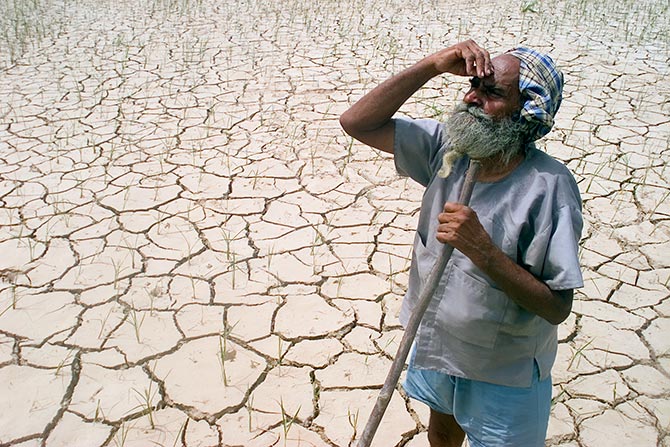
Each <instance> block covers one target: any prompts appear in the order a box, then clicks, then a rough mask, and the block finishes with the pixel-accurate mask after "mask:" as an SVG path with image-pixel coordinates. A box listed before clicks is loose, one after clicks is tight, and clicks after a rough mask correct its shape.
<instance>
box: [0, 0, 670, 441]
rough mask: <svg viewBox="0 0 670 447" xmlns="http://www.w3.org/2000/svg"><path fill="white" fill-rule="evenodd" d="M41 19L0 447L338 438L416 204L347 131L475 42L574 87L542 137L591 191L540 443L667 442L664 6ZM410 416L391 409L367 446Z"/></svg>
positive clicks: (370, 357)
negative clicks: (356, 112)
mask: <svg viewBox="0 0 670 447" xmlns="http://www.w3.org/2000/svg"><path fill="white" fill-rule="evenodd" d="M51 3H53V8H52V9H50V11H49V12H50V14H49V15H44V16H43V20H44V21H45V22H46V21H49V20H51V21H52V22H53V23H54V24H56V25H54V27H56V28H57V29H56V28H54V31H53V32H52V33H51V34H49V33H46V34H47V35H46V36H45V37H43V39H42V40H40V41H38V40H37V39H36V38H35V42H33V46H32V47H29V48H27V50H26V52H25V53H24V54H23V55H22V56H21V57H19V58H18V59H17V60H16V61H15V62H14V63H5V64H4V68H2V71H1V72H0V73H1V74H0V93H1V95H2V102H0V117H1V120H0V225H1V227H0V228H1V229H0V252H1V253H2V256H0V278H1V281H0V383H2V387H1V389H0V445H3V446H17V447H18V446H21V447H33V446H49V447H56V446H122V445H125V446H151V445H162V446H175V445H182V446H188V447H195V446H244V447H254V446H258V447H267V446H346V445H350V443H351V442H352V439H354V438H355V437H356V434H357V433H358V434H360V431H362V427H363V426H364V425H365V422H366V420H367V416H368V414H369V411H370V409H371V406H372V404H373V402H374V399H376V396H377V393H378V389H379V388H380V387H381V384H382V382H383V380H384V378H385V376H386V373H387V372H388V368H389V366H390V364H391V358H392V356H393V355H394V354H395V351H396V349H397V344H398V341H399V340H400V338H401V333H402V332H401V327H400V325H399V323H398V321H397V314H398V310H399V304H400V301H401V297H402V294H403V291H404V289H405V287H406V283H407V272H408V268H409V256H410V250H411V247H410V244H411V241H412V232H413V229H414V227H415V224H416V218H417V215H418V209H419V200H420V196H421V190H420V188H419V187H418V186H417V185H414V184H412V183H411V182H409V181H407V180H406V179H403V178H400V177H398V176H397V175H396V173H395V171H394V167H393V162H392V160H390V159H389V158H388V157H386V156H383V155H381V154H379V153H377V152H375V151H374V150H372V149H369V148H367V147H364V146H362V145H360V144H358V143H353V142H352V141H351V139H350V138H348V137H347V136H345V135H344V134H343V132H342V131H341V130H340V128H339V126H338V121H337V118H338V115H339V114H340V113H341V112H342V111H344V110H345V109H346V108H347V107H348V105H349V104H351V103H352V102H353V101H355V100H356V99H357V98H359V97H360V96H361V95H362V94H363V93H364V92H366V91H367V90H369V89H370V88H371V87H373V86H374V85H375V84H377V83H379V82H381V81H382V80H383V79H385V78H387V77H388V76H389V75H390V74H392V73H395V72H397V71H399V70H400V69H402V68H404V67H407V66H408V65H409V64H411V63H412V62H414V61H416V60H418V59H419V58H420V57H422V56H424V55H426V54H428V53H429V52H431V51H435V50H437V49H440V48H442V47H443V46H445V45H448V44H451V43H454V42H456V41H458V40H461V39H463V38H464V37H465V36H472V37H474V38H475V39H476V40H478V41H479V42H480V43H482V44H483V45H485V46H486V47H488V48H489V49H491V50H492V52H494V53H499V52H501V51H503V50H505V49H508V48H510V47H512V46H514V45H515V44H517V43H519V42H523V43H525V44H527V45H533V46H537V47H539V48H542V49H545V50H548V51H550V52H551V53H552V54H553V55H554V57H555V59H556V60H557V61H559V63H560V65H561V66H562V67H563V69H564V72H565V75H566V81H567V85H566V92H565V99H564V103H563V106H562V110H561V112H560V114H559V117H558V120H557V125H556V127H555V128H554V130H553V131H552V133H551V134H550V135H549V136H548V137H547V138H546V139H545V140H544V141H543V143H542V146H543V147H544V148H545V149H546V150H547V151H548V152H549V153H551V154H552V155H554V156H555V157H557V158H559V159H560V160H562V161H564V162H565V163H566V164H567V165H568V166H569V167H570V168H571V170H572V171H573V172H574V174H575V176H576V178H577V180H578V182H579V187H580V190H581V192H582V194H583V199H584V213H585V221H586V227H585V231H584V234H583V240H582V251H581V262H582V265H583V269H584V275H585V280H586V281H585V282H586V285H585V287H584V288H583V289H581V290H580V291H579V292H578V293H577V297H576V301H575V303H574V312H573V314H572V316H571V317H570V318H569V319H568V320H567V321H566V322H565V323H563V324H562V325H561V327H560V348H559V354H558V358H557V362H556V365H555V368H554V400H555V405H554V407H553V411H552V417H551V422H550V427H549V433H548V440H547V445H550V446H564V447H568V446H570V447H576V446H582V447H600V446H602V447H605V446H611V445H620V446H655V445H660V446H670V437H669V427H670V400H669V396H670V380H669V378H670V355H669V353H668V352H669V349H670V343H669V342H668V340H669V338H668V336H667V334H668V332H669V331H670V299H668V295H669V294H670V292H669V287H668V283H669V278H670V256H669V255H668V252H669V251H670V245H669V242H668V240H669V239H670V219H669V217H670V200H668V195H669V191H670V189H669V188H668V167H667V165H668V162H669V161H670V151H669V150H668V139H669V131H670V119H669V118H668V115H669V114H668V101H669V99H670V85H669V83H668V71H669V70H668V63H667V62H668V37H667V32H668V29H669V26H668V22H667V21H668V15H667V14H665V15H664V14H663V12H664V11H663V10H660V11H659V10H656V9H654V8H657V7H659V6H658V4H660V3H662V2H644V1H643V2H641V3H639V2H638V3H637V4H636V5H635V6H634V5H628V4H624V5H623V6H622V5H620V4H617V6H616V7H613V6H612V5H609V6H608V5H607V2H605V4H604V5H601V6H600V7H601V8H604V9H603V10H597V9H596V10H593V9H592V8H593V7H591V6H585V5H584V4H583V3H577V2H569V1H568V2H562V3H549V4H548V7H549V9H548V10H542V9H541V8H543V6H542V5H535V6H534V7H533V8H535V9H537V10H534V9H533V8H530V7H529V8H526V9H525V10H524V11H522V10H521V9H520V8H519V5H516V4H515V5H513V6H508V5H507V4H506V3H504V2H499V4H496V5H494V6H495V7H494V8H492V7H491V4H490V2H486V3H484V2H477V1H475V2H451V3H447V2H444V1H432V2H429V1H419V2H415V3H416V4H413V5H412V7H411V8H410V7H408V6H407V4H406V2H400V1H395V0H385V1H374V2H359V1H356V0H344V1H342V2H331V1H326V2H322V4H320V5H319V7H318V8H317V7H315V6H312V5H310V4H309V3H307V2H305V3H303V2H299V1H285V2H278V1H277V2H266V3H257V2H253V1H250V2H239V3H236V4H233V3H232V2H229V3H230V4H228V5H226V4H225V2H214V1H211V2H210V1H207V0H202V1H192V2H189V1H187V0H183V1H180V2H178V1H172V2H168V1H160V0H143V1H139V2H128V1H125V0H120V1H116V2H111V1H107V0H101V1H96V2H93V1H86V0H74V1H69V2H68V1H66V2H56V1H55V0H54V1H52V2H51ZM580 8H581V9H580ZM626 8H632V9H630V10H627V9H626ZM615 9H616V10H620V9H621V15H618V14H615V13H614V12H612V11H613V10H615ZM603 11H607V13H608V14H604V13H603ZM665 12H667V5H666V10H665ZM610 13H611V14H610ZM645 14H647V15H646V16H645ZM605 15H607V20H606V21H603V19H602V17H603V16H605ZM640 17H642V19H640ZM645 17H646V18H645ZM651 18H653V19H654V20H651ZM643 19H644V20H646V21H645V22H644V23H651V25H645V27H644V28H642V25H640V27H639V28H640V29H637V28H636V29H633V28H635V27H632V26H631V27H630V28H629V25H628V24H629V21H631V20H632V23H635V20H643ZM647 19H649V20H647ZM650 20H651V22H650ZM637 23H643V22H637ZM624 27H625V28H624ZM654 27H656V28H654ZM491 30H492V31H491ZM529 30H537V32H529ZM636 33H637V34H636ZM664 36H665V37H664ZM663 38H664V39H665V40H663ZM0 49H2V47H0ZM0 52H1V51H0ZM447 83H448V84H449V85H447ZM464 87H465V82H463V80H456V79H453V78H445V79H437V80H434V81H432V82H431V83H429V84H428V85H427V86H426V87H425V88H424V89H422V90H421V91H420V92H419V93H418V94H417V95H415V97H414V98H413V99H412V100H411V101H410V102H409V103H408V104H407V105H406V106H405V107H404V108H403V109H402V112H403V113H405V114H408V115H411V116H417V117H418V116H439V115H440V114H441V113H443V112H444V110H448V109H449V108H450V107H452V105H453V104H455V102H456V101H457V99H458V98H459V96H460V95H461V94H462V92H463V89H464ZM664 333H665V334H666V335H665V336H664V335H663V334H664ZM426 425H427V411H426V409H425V408H424V407H423V406H421V405H418V404H417V403H415V402H411V401H409V400H408V399H407V398H406V396H405V395H404V394H403V393H402V392H398V393H396V394H395V395H394V397H393V399H392V400H391V403H390V407H389V410H388V411H387V413H386V415H385V417H384V420H383V422H382V424H381V428H380V430H379V432H378V434H377V436H376V439H375V443H374V445H377V446H408V447H419V446H427V440H426V431H425V430H426Z"/></svg>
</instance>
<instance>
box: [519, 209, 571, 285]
mask: <svg viewBox="0 0 670 447" xmlns="http://www.w3.org/2000/svg"><path fill="white" fill-rule="evenodd" d="M582 225H583V223H582V214H581V210H580V209H579V207H574V206H569V205H568V206H563V207H561V208H559V209H558V210H556V211H555V212H554V213H553V218H552V222H551V224H550V225H549V226H547V227H546V228H545V230H544V231H542V232H541V233H539V234H537V235H535V237H534V238H533V240H532V242H531V244H530V245H529V247H528V249H527V251H526V259H527V260H532V261H531V262H530V264H531V265H532V267H534V268H532V267H531V271H533V270H535V272H533V273H535V274H536V275H537V276H538V277H539V278H540V279H541V280H542V281H543V282H544V283H545V284H546V285H547V286H548V287H549V288H550V289H552V290H566V289H576V288H578V287H582V286H583V285H584V282H583V279H582V271H581V268H580V266H579V239H580V237H581V234H582ZM533 264H534V265H533Z"/></svg>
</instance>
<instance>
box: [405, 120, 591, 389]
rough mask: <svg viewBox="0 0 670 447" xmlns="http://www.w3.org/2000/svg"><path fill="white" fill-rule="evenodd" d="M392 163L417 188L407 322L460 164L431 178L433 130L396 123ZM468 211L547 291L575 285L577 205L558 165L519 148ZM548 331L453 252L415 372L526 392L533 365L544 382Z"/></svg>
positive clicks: (550, 343)
mask: <svg viewBox="0 0 670 447" xmlns="http://www.w3.org/2000/svg"><path fill="white" fill-rule="evenodd" d="M394 123H395V145H394V154H395V155H394V157H395V163H396V168H397V170H398V172H399V173H400V174H402V175H406V176H409V177H411V178H412V179H414V180H416V181H417V182H419V183H420V184H422V185H424V186H425V187H426V191H425V192H424V196H423V199H422V206H421V213H420V215H419V223H418V228H417V233H416V236H415V240H414V252H413V255H412V265H411V269H410V279H409V285H408V290H407V293H406V295H405V299H404V301H403V306H402V310H401V313H400V321H401V322H402V323H403V324H406V322H407V320H408V319H409V316H410V314H411V312H412V310H413V307H414V305H415V304H416V301H417V299H418V297H419V294H420V292H421V289H422V288H423V286H424V284H423V281H424V280H425V278H426V277H427V275H428V273H429V272H430V269H431V268H432V266H433V264H434V263H435V260H436V258H437V255H438V254H439V253H440V248H441V244H440V242H438V241H437V239H436V238H435V236H436V229H437V228H436V227H437V215H438V214H439V213H440V212H441V210H442V207H443V206H444V203H445V202H456V201H457V200H458V192H459V191H460V188H461V185H462V183H463V180H464V174H465V171H466V169H467V164H468V160H467V157H463V158H462V159H461V160H459V161H457V162H456V164H455V165H454V167H453V169H452V172H451V174H450V175H449V177H447V178H446V179H444V178H440V177H438V176H437V175H436V174H437V171H438V170H439V168H440V167H441V164H442V155H443V151H444V150H445V147H447V146H448V145H447V144H444V141H443V129H442V124H441V123H440V122H438V121H435V120H410V119H406V118H396V119H394ZM470 207H471V208H472V209H473V210H474V211H475V212H476V213H477V216H478V218H479V221H480V222H481V224H482V225H483V226H484V228H485V229H486V231H487V232H488V233H489V235H490V236H491V238H492V239H493V242H494V243H495V244H496V245H497V246H498V247H499V248H500V249H501V250H502V251H503V252H504V253H505V254H506V255H507V256H509V257H510V258H511V259H513V260H514V261H515V262H517V263H518V264H519V265H521V266H523V267H524V268H525V269H526V270H528V271H530V272H531V273H532V274H533V275H535V277H537V278H538V279H540V280H541V281H543V282H544V283H545V284H547V285H548V286H549V287H550V288H551V289H553V290H565V289H574V288H578V287H581V286H582V285H583V282H582V275H581V270H580V267H579V259H578V242H579V238H580V236H581V230H582V214H581V198H580V195H579V190H578V188H577V185H576V183H575V180H574V178H573V176H572V174H571V173H570V172H569V171H568V169H567V168H566V167H565V166H564V165H563V164H562V163H560V162H558V161H556V160H555V159H553V158H551V157H550V156H548V155H547V154H545V153H543V152H541V151H539V150H537V149H536V148H535V147H534V146H531V147H529V148H528V151H527V156H526V158H525V159H524V161H523V162H522V163H521V164H520V165H519V166H518V167H517V168H516V169H515V170H514V171H513V172H512V173H510V174H509V175H508V176H507V177H505V178H504V179H502V180H500V181H497V182H491V183H486V182H478V183H477V184H476V185H475V188H474V191H473V195H472V199H471V201H470ZM556 332H557V331H556V326H554V325H552V324H550V323H549V322H547V321H546V320H544V319H543V318H541V317H539V316H537V315H535V314H533V313H531V312H528V311H527V310H525V309H523V308H522V307H520V306H519V305H517V304H516V303H515V302H514V301H512V300H511V299H509V298H508V297H507V295H505V293H504V292H503V291H502V290H501V289H500V288H498V287H497V285H496V284H495V283H494V282H493V281H492V280H491V279H490V278H489V277H488V276H487V275H486V274H485V273H484V272H482V271H481V270H479V269H478V268H477V267H475V265H474V264H473V263H472V262H471V261H470V260H469V259H468V258H467V257H465V256H464V255H463V254H462V253H460V252H459V251H458V250H454V254H453V255H452V257H451V259H450V261H449V263H448V264H447V267H446V269H445V273H444V275H443V277H442V280H441V281H440V284H439V286H438V289H437V291H436V294H435V298H434V299H433V301H432V302H431V304H430V305H429V307H428V310H427V311H426V314H425V315H424V317H423V320H422V323H421V327H420V328H419V333H418V336H417V339H416V355H415V366H416V367H418V368H424V369H433V370H438V371H442V372H445V373H448V374H451V375H455V376H459V377H466V378H469V379H474V380H481V381H485V382H491V383H497V384H501V385H508V386H529V385H530V383H531V378H532V371H533V364H534V362H537V363H538V365H539V368H540V375H541V378H543V379H544V378H546V377H548V376H549V374H550V370H551V367H552V365H553V362H554V359H555V356H556V349H557V336H556Z"/></svg>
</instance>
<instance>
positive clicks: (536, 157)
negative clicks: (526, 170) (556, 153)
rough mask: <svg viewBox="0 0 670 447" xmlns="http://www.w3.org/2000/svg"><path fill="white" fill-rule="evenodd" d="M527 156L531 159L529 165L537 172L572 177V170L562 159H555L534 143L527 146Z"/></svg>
mask: <svg viewBox="0 0 670 447" xmlns="http://www.w3.org/2000/svg"><path fill="white" fill-rule="evenodd" d="M528 158H529V159H530V161H531V163H530V164H531V166H532V167H533V168H534V169H537V170H538V171H539V172H542V173H547V174H550V175H551V174H553V175H560V176H568V177H570V178H571V179H574V176H573V175H572V172H571V171H570V169H568V167H567V166H566V165H565V164H564V163H563V162H562V161H560V160H557V159H556V158H554V157H552V156H551V155H549V154H547V153H546V152H544V151H542V150H540V149H538V148H537V147H535V145H531V146H530V147H529V148H528Z"/></svg>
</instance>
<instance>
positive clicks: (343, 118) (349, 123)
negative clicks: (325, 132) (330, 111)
mask: <svg viewBox="0 0 670 447" xmlns="http://www.w3.org/2000/svg"><path fill="white" fill-rule="evenodd" d="M340 126H342V129H343V130H344V131H345V132H346V133H347V134H348V135H350V136H352V137H354V138H355V137H356V135H355V134H356V133H357V132H356V121H355V120H354V119H353V117H352V116H351V113H349V110H347V111H346V112H344V113H343V114H342V115H340Z"/></svg>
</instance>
